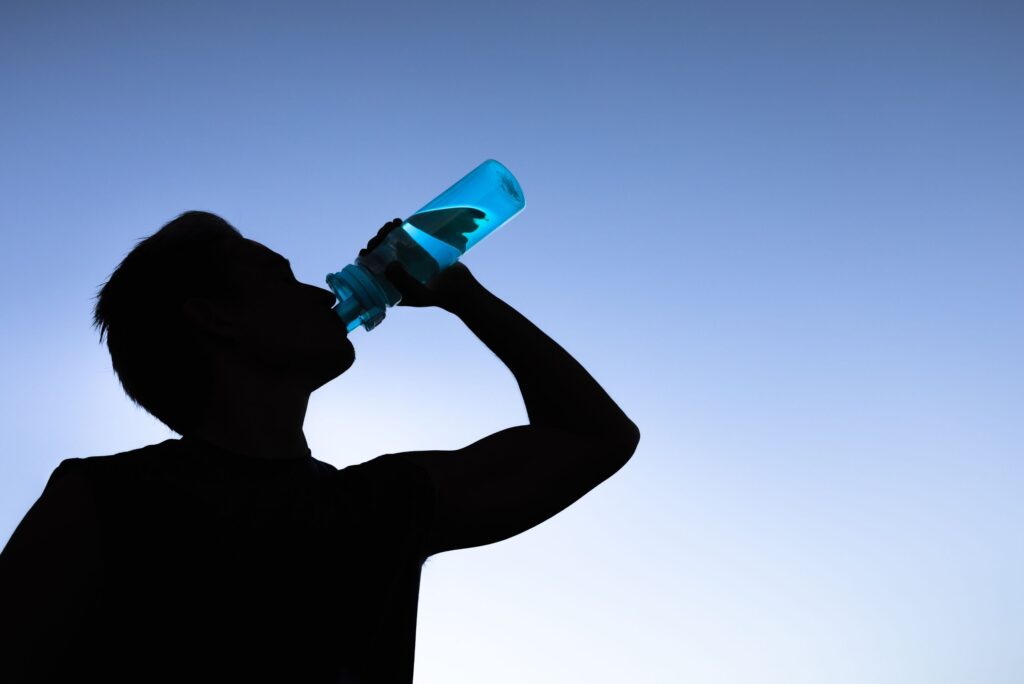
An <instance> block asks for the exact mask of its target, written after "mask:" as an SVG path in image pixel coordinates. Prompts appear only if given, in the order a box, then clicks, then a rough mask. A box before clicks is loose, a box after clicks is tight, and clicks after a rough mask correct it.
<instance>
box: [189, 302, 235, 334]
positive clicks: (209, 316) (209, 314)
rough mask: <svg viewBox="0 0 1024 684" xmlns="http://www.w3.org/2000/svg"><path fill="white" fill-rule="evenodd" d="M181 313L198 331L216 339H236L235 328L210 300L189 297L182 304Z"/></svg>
mask: <svg viewBox="0 0 1024 684" xmlns="http://www.w3.org/2000/svg"><path fill="white" fill-rule="evenodd" d="M181 312H182V315H183V316H184V317H185V320H186V321H187V322H188V323H189V324H190V325H191V326H192V327H193V328H195V329H196V330H200V331H202V332H204V333H208V334H210V335H213V336H215V337H232V338H233V337H234V333H235V329H234V326H232V325H231V324H230V323H229V322H228V321H227V320H226V319H225V318H224V317H223V316H222V314H221V309H220V307H219V306H218V305H217V304H215V303H214V302H211V301H210V300H208V299H205V298H203V297H189V298H188V299H186V300H185V301H184V302H183V303H182V305H181Z"/></svg>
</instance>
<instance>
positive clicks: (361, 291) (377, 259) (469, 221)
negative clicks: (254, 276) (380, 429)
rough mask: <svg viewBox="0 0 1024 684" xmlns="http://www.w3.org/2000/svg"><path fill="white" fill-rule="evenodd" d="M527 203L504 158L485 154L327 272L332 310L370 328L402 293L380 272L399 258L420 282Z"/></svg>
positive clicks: (355, 325)
mask: <svg viewBox="0 0 1024 684" xmlns="http://www.w3.org/2000/svg"><path fill="white" fill-rule="evenodd" d="M525 206H526V200H525V199H524V198H523V190H522V188H520V187H519V182H518V181H517V180H516V178H515V176H513V175H512V172H511V171H509V170H508V169H507V168H505V166H504V165H503V164H501V163H500V162H497V161H495V160H494V159H488V160H487V161H485V162H483V163H482V164H480V165H479V166H478V167H476V168H475V169H473V170H472V171H470V172H469V173H468V174H466V175H465V176H463V177H462V179H460V180H459V181H458V182H457V183H455V184H454V185H452V186H451V187H450V188H448V189H447V190H445V191H444V192H442V193H441V194H440V195H438V196H437V197H435V198H434V199H433V200H431V202H430V203H429V204H426V205H424V207H423V208H422V209H420V210H419V211H417V212H416V213H415V214H413V215H412V216H410V217H409V218H407V219H406V220H405V222H404V223H402V226H401V228H398V229H395V230H392V231H391V232H390V233H388V236H387V238H386V239H385V240H384V241H383V242H381V243H380V244H379V245H377V247H375V248H374V249H373V250H372V251H370V252H368V253H366V254H363V255H360V256H358V257H356V259H355V262H354V263H351V264H349V265H348V266H346V267H345V268H343V269H341V270H340V271H338V272H336V273H331V274H329V275H328V276H327V284H328V285H329V286H330V288H331V290H333V291H334V294H335V296H337V298H338V303H337V304H335V305H334V311H336V312H337V314H338V315H339V316H341V320H343V321H344V322H345V326H346V327H347V328H348V331H349V332H352V331H353V330H355V329H356V328H358V327H359V326H360V325H362V326H363V328H364V329H365V330H367V331H369V330H373V329H374V328H375V327H377V326H378V325H379V324H380V322H381V321H382V320H384V315H385V313H386V311H387V309H388V308H389V307H392V306H394V305H395V304H397V303H398V302H399V301H400V300H401V299H402V295H401V293H400V292H399V291H398V290H397V289H396V288H395V286H394V285H392V284H391V281H390V280H388V279H387V277H386V276H385V275H384V269H385V268H386V267H387V265H388V264H390V263H391V262H392V261H395V260H398V261H399V262H400V263H401V264H402V265H403V266H404V267H405V270H406V271H408V272H409V274H410V275H411V276H413V277H414V278H416V279H417V280H419V281H420V282H421V283H426V282H428V281H430V280H431V279H432V278H433V277H434V276H436V275H437V274H438V273H440V272H441V271H443V270H444V269H446V268H448V267H449V266H451V265H452V264H454V263H455V262H456V261H458V260H459V257H460V256H462V255H463V254H465V253H466V252H468V251H469V250H470V249H472V248H473V246H474V245H476V244H477V243H479V242H480V241H481V240H483V239H484V238H485V237H487V236H488V235H490V234H491V233H493V232H494V231H495V229H497V228H498V227H499V226H501V225H503V224H505V223H507V222H508V221H509V219H511V218H512V217H513V216H515V215H516V214H518V213H519V212H520V211H522V210H523V207H525Z"/></svg>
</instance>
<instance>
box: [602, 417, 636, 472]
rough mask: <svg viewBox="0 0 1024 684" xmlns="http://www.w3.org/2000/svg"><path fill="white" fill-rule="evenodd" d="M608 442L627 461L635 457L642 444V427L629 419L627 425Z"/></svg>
mask: <svg viewBox="0 0 1024 684" xmlns="http://www.w3.org/2000/svg"><path fill="white" fill-rule="evenodd" d="M607 444H608V445H609V446H610V447H612V448H614V449H615V453H616V456H617V457H618V459H619V460H621V461H622V463H625V462H626V461H628V460H629V459H631V458H632V457H633V454H634V453H635V452H636V448H637V445H639V444H640V428H638V427H637V426H636V423H634V422H633V421H631V420H627V421H626V424H625V426H624V427H623V428H622V429H621V430H620V431H619V432H618V433H617V434H616V435H615V438H614V439H610V440H609V441H608V442H607Z"/></svg>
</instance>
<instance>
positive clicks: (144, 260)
mask: <svg viewBox="0 0 1024 684" xmlns="http://www.w3.org/2000/svg"><path fill="white" fill-rule="evenodd" d="M243 239H244V238H243V236H242V234H241V233H240V232H239V231H238V230H237V229H236V228H235V227H234V226H232V225H231V224H229V223H228V222H227V221H225V220H224V219H222V218H221V217H219V216H217V215H215V214H211V213H209V212H205V211H187V212H185V213H183V214H181V215H180V216H178V217H177V218H175V219H174V220H173V221H170V222H169V223H167V224H166V225H164V226H163V227H162V228H161V229H160V230H158V231H157V232H156V233H154V234H152V235H150V236H149V237H147V238H142V239H140V240H139V241H138V243H137V244H136V245H135V247H134V248H133V249H132V250H131V251H130V252H129V253H128V254H127V255H126V256H125V257H124V259H123V260H122V261H121V263H120V264H119V265H118V266H117V268H116V269H114V272H113V273H112V274H111V275H110V278H109V279H108V280H107V281H106V283H104V284H103V285H102V286H101V288H100V290H99V292H98V294H97V295H96V297H95V300H96V304H95V308H94V310H93V327H94V328H98V329H99V333H100V343H101V344H102V343H103V336H104V334H106V337H107V349H108V350H109V351H110V360H111V364H112V366H113V369H114V372H115V373H116V374H117V377H118V379H119V380H120V382H121V387H122V388H123V389H124V391H125V393H126V394H127V395H128V397H129V398H130V399H131V400H132V401H133V402H134V403H135V404H137V405H138V406H141V407H142V408H143V409H145V410H146V411H148V412H149V413H150V414H152V415H153V416H154V417H155V418H157V420H159V421H160V422H162V423H164V424H165V425H166V426H167V427H169V428H170V429H171V430H173V431H174V432H177V433H178V434H180V435H184V434H185V433H186V432H187V431H190V430H192V429H193V428H194V427H196V426H197V424H198V420H199V419H200V418H201V417H202V412H203V411H204V410H205V407H206V399H207V397H208V396H209V392H210V389H211V386H212V381H213V367H212V362H211V359H210V358H209V357H208V354H207V353H206V352H205V351H204V350H203V349H202V347H201V346H200V344H199V341H198V340H197V339H196V337H195V336H194V335H193V334H192V331H191V329H190V327H189V325H188V323H187V321H186V320H185V318H184V314H183V311H182V304H184V302H185V301H186V300H187V299H188V298H190V297H196V296H202V297H217V296H219V295H228V294H231V293H233V292H235V291H236V289H235V288H233V287H232V283H231V281H230V278H229V277H228V275H227V274H228V273H229V268H230V257H229V253H228V251H227V248H228V247H229V245H230V243H231V242H233V241H236V240H237V241H241V240H243Z"/></svg>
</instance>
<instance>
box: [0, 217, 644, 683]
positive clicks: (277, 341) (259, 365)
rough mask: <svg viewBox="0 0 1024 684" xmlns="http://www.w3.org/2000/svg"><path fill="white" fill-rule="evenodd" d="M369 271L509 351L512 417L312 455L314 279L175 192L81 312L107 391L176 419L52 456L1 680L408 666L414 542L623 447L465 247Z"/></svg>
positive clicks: (318, 292) (528, 520)
mask: <svg viewBox="0 0 1024 684" xmlns="http://www.w3.org/2000/svg"><path fill="white" fill-rule="evenodd" d="M401 224H402V221H401V220H400V219H395V220H394V221H392V222H390V223H388V224H385V225H384V226H383V227H382V228H381V230H380V231H379V232H378V234H377V235H376V236H375V237H374V238H373V239H372V240H371V241H370V242H369V243H368V245H367V249H368V250H369V249H372V248H373V247H375V246H376V245H377V244H379V242H380V241H381V240H382V239H383V238H384V237H385V236H386V235H387V233H388V232H390V231H391V230H395V229H397V228H399V227H400V226H401ZM387 277H388V278H389V279H390V280H391V282H392V283H393V284H394V285H395V287H396V288H398V290H399V291H400V292H401V293H402V297H403V298H402V301H401V303H400V305H401V306H414V307H436V308H439V309H442V310H444V311H447V312H449V313H451V314H453V315H455V316H457V317H458V318H459V319H461V320H462V321H463V322H464V323H465V324H466V326H467V327H468V328H469V329H470V330H471V331H472V332H473V333H474V334H476V335H477V337H478V338H479V339H480V340H481V341H482V342H483V343H484V344H485V345H487V346H488V348H490V349H491V350H492V351H493V352H494V353H495V354H496V355H497V356H498V358H499V359H500V360H501V361H503V362H504V363H505V364H506V365H507V367H508V368H509V370H510V371H511V372H512V373H513V374H514V376H515V378H516V380H517V381H518V384H519V388H520V390H521V392H522V396H523V401H524V402H525V405H526V409H527V413H528V416H529V424H528V425H518V426H514V427H509V428H507V429H504V430H501V431H499V432H496V433H494V434H492V435H490V436H487V437H484V438H483V439H480V440H478V441H476V442H474V443H472V444H469V445H468V446H465V447H463V448H461V449H457V450H454V451H416V452H402V453H393V454H384V455H382V456H379V457H377V458H374V459H371V460H369V461H367V462H365V463H360V464H358V465H353V466H349V467H347V468H344V469H342V470H338V469H337V468H335V467H334V466H331V465H329V464H327V463H324V462H322V461H319V460H317V459H315V458H313V457H312V453H311V451H310V449H309V447H308V445H307V443H306V439H305V436H304V434H303V429H302V426H303V420H304V417H305V413H306V407H307V402H308V400H309V395H310V394H311V393H312V392H313V391H314V390H316V389H317V388H318V387H321V386H323V385H324V384H325V383H327V382H329V381H330V380H332V379H333V378H335V377H337V376H339V375H341V374H342V373H344V372H345V370H347V369H348V368H349V367H350V366H351V365H352V363H353V362H354V359H355V351H354V349H353V347H352V344H351V343H350V342H349V340H348V337H347V334H346V330H345V326H344V325H343V323H342V322H341V320H340V318H339V317H338V316H337V315H336V314H335V313H334V312H333V311H332V309H331V306H332V305H333V304H334V302H335V298H334V296H333V294H332V293H331V292H329V291H328V290H325V289H322V288H319V287H315V286H312V285H307V284H304V283H301V282H299V281H297V280H296V279H295V277H294V276H293V275H292V273H291V270H290V267H289V264H288V262H287V260H286V259H284V258H283V257H281V256H280V255H279V254H277V253H276V252H274V251H273V250H271V249H269V248H267V247H266V246H264V245H262V244H260V243H258V242H255V241H253V240H250V239H247V238H244V237H243V236H242V235H241V233H239V232H238V231H237V230H236V229H235V228H234V227H232V226H231V225H230V224H228V223H227V222H226V221H224V220H223V219H221V218H220V217H217V216H215V215H213V214H209V213H206V212H195V211H194V212H186V213H185V214H182V215H181V216H179V217H178V218H176V219H175V220H173V221H171V222H170V223H168V224H167V225H165V226H164V227H163V228H161V229H160V230H159V231H158V232H157V233H155V234H153V235H151V236H150V237H148V238H146V239H145V240H142V241H140V243H139V244H138V245H136V247H135V248H134V249H133V250H132V251H131V252H130V253H129V254H128V255H127V256H126V257H125V259H124V260H123V261H122V262H121V264H120V265H119V266H118V268H117V269H116V270H115V271H114V273H112V274H111V277H110V279H109V280H108V281H107V282H106V283H105V284H104V286H103V288H102V290H101V291H100V293H99V294H98V296H97V302H96V308H95V314H94V320H95V323H96V325H97V326H98V327H99V329H100V339H101V341H102V338H103V334H104V333H106V335H107V346H108V348H109V350H110V354H111V360H112V364H113V368H114V370H115V371H116V372H117V374H118V378H119V380H120V382H121V384H122V386H123V387H124V389H125V391H126V393H127V394H128V396H129V397H131V398H132V400H133V401H135V402H136V403H137V404H139V405H140V406H142V407H143V408H145V409H146V410H147V411H149V412H150V413H152V414H153V415H154V416H155V417H157V418H158V419H159V420H161V421H162V422H164V423H165V424H166V425H167V426H168V427H170V429H172V430H173V431H174V432H176V433H178V434H180V435H181V438H180V439H169V440H166V441H164V442H161V443H159V444H153V445H149V446H144V447H141V448H138V449H134V450H131V451H127V452H122V453H118V454H112V455H104V456H90V457H84V458H68V459H65V460H64V461H62V462H61V463H60V464H59V465H58V466H57V468H56V469H55V470H54V471H53V473H52V474H51V476H50V479H49V481H48V482H47V484H46V486H45V488H44V490H43V492H42V493H41V495H40V496H39V498H38V500H37V501H36V502H35V503H34V505H33V506H32V507H31V508H30V509H29V511H28V512H27V513H26V514H25V516H24V518H23V519H22V521H21V522H20V524H19V525H18V527H17V529H16V530H15V531H14V534H13V535H12V536H11V539H10V540H9V542H8V543H7V545H6V547H5V548H4V550H3V552H2V553H0V624H2V634H0V648H3V653H2V657H0V669H2V671H0V681H4V682H12V683H13V682H21V681H26V682H28V681H31V682H42V681H71V679H72V678H74V679H89V678H91V677H95V678H96V679H97V680H99V681H106V682H112V681H132V682H148V681H171V680H173V681H225V682H227V681H230V682H235V681H237V682H254V681H277V682H360V683H363V684H370V683H383V682H387V683H398V682H403V683H408V682H411V681H412V673H413V662H414V649H415V632H416V608H417V600H418V592H419V580H420V570H421V567H422V565H423V563H424V561H425V559H426V558H428V557H429V556H432V555H434V554H438V553H442V552H445V551H451V550H454V549H462V548H469V547H475V546H482V545H485V544H491V543H494V542H497V541H501V540H504V539H507V538H509V537H512V536H514V535H517V534H519V533H521V532H523V531H525V530H528V529H530V528H532V527H534V526H535V525H537V524H539V523H541V522H543V521H544V520H547V519H548V518H550V517H552V516H553V515H555V514H557V513H558V512H560V511H562V510H563V509H565V508H566V507H568V506H569V505H571V504H572V503H573V502H575V501H576V500H578V499H579V498H580V497H582V496H583V495H584V494H586V493H587V492H589V491H590V490H591V489H593V488H594V487H595V486H597V485H598V484H599V483H601V482H602V481H604V480H605V479H607V478H608V477H610V476H611V475H612V474H614V473H615V472H616V471H617V470H618V469H619V468H621V467H622V465H623V464H624V463H626V461H628V460H629V458H630V457H631V455H632V454H633V452H634V450H635V448H636V446H637V443H638V440H639V431H638V430H637V428H636V426H635V425H634V424H633V423H632V422H631V421H630V419H629V418H627V417H626V415H625V414H624V413H623V412H622V411H621V410H620V409H619V408H618V406H616V404H615V403H614V402H613V401H612V400H611V399H610V398H609V397H608V395H607V394H606V393H605V392H604V390H602V388H601V387H600V386H599V385H598V384H597V383H596V382H595V381H594V379H593V378H592V377H591V376H590V375H589V374H588V373H587V372H586V370H584V369H583V368H582V367H581V366H580V365H579V364H578V363H577V362H576V361H575V360H574V359H573V358H572V357H571V356H570V355H569V354H568V353H566V352H565V350H563V349H562V348H561V347H560V346H559V345H558V344H556V343H555V342H554V341H553V340H551V339H550V338H549V337H547V336H546V335H545V334H544V333H543V332H541V331H540V330H539V329H538V328H536V327H535V326H534V325H533V324H532V323H530V322H529V321H528V320H527V319H526V318H524V317H523V316H522V315H521V314H519V313H518V312H517V311H515V310H514V309H513V308H512V307H510V306H509V305H508V304H506V303H505V302H503V301H502V300H500V299H499V298H498V297H496V296H495V295H493V294H492V293H490V292H489V291H487V290H486V289H485V288H484V287H483V286H482V285H480V284H479V283H478V282H477V281H476V279H475V278H474V277H473V276H472V274H471V273H470V271H469V269H467V268H466V267H465V266H464V265H463V264H461V263H456V264H455V265H454V266H451V267H449V268H448V269H446V270H445V271H442V272H441V273H440V274H439V275H438V276H436V277H434V278H433V279H432V280H431V281H430V282H429V283H427V284H426V285H424V284H422V283H420V282H418V281H416V280H415V279H413V278H412V277H411V276H410V275H409V274H408V273H406V272H405V271H404V269H402V268H401V267H400V266H396V265H392V266H391V267H389V268H388V270H387ZM349 419H350V420H352V422H351V423H350V424H349V426H348V428H349V429H350V430H353V431H354V430H358V429H359V425H358V422H357V421H356V417H355V416H349Z"/></svg>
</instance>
